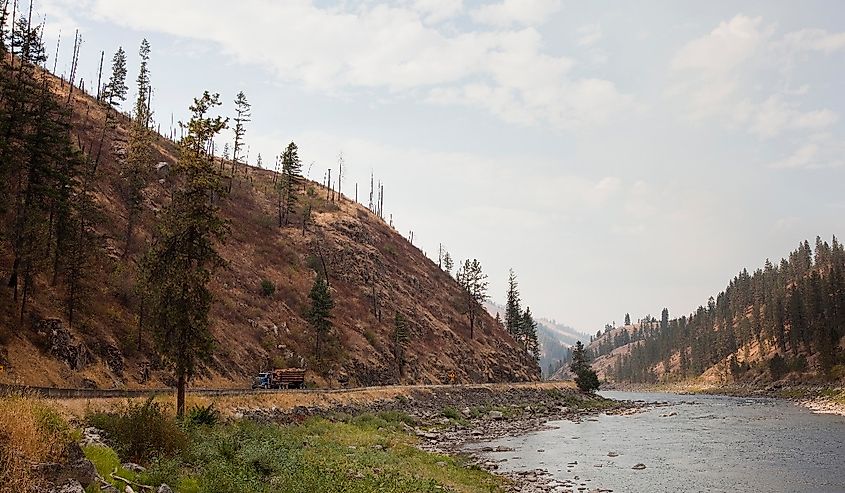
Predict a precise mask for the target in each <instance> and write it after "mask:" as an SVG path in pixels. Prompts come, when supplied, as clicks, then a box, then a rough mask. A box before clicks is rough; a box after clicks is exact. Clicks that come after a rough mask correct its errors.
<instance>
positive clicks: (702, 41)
mask: <svg viewBox="0 0 845 493" xmlns="http://www.w3.org/2000/svg"><path fill="white" fill-rule="evenodd" d="M772 32H773V28H772V27H771V26H764V25H763V19H762V18H760V17H755V18H751V17H747V16H744V15H742V14H740V15H737V16H735V17H734V18H733V19H731V20H730V21H723V22H721V23H720V24H719V25H718V26H717V27H716V28H715V29H713V30H712V31H711V32H710V33H709V34H707V35H705V36H703V37H701V38H698V39H695V40H693V41H690V42H689V43H687V44H686V45H684V46H683V47H682V48H681V49H680V50H679V51H678V53H677V54H676V55H675V58H674V60H673V61H672V68H673V69H674V70H700V71H707V72H712V73H716V74H724V73H727V72H729V71H731V70H733V69H734V68H736V67H738V66H739V65H741V64H743V63H744V62H746V61H747V60H748V59H749V58H750V57H751V56H752V55H753V54H754V52H755V51H757V50H758V49H759V48H760V46H761V45H762V44H763V43H764V42H765V40H766V39H767V38H769V37H770V36H771V34H772Z"/></svg>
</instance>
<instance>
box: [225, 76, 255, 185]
mask: <svg viewBox="0 0 845 493" xmlns="http://www.w3.org/2000/svg"><path fill="white" fill-rule="evenodd" d="M250 107H251V105H250V104H249V102H248V101H247V99H246V95H245V94H244V93H243V91H241V92H239V93H238V95H237V97H236V98H235V129H234V132H235V144H234V145H233V146H232V174H231V177H230V178H229V192H231V191H232V182H234V181H235V173H237V168H238V164H239V163H240V159H241V150H242V149H243V146H244V136H245V135H246V124H247V123H248V122H250V121H251V120H250V117H251V116H252V115H251V114H250V112H249V110H250Z"/></svg>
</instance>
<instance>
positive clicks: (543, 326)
mask: <svg viewBox="0 0 845 493" xmlns="http://www.w3.org/2000/svg"><path fill="white" fill-rule="evenodd" d="M484 308H486V309H487V311H488V312H489V313H490V315H491V316H492V317H495V316H496V314H498V315H499V317H500V318H501V319H502V320H504V317H505V308H504V307H503V306H501V305H499V304H498V303H495V302H492V301H488V302H486V303H485V304H484ZM534 321H535V322H537V340H538V341H539V342H540V361H539V365H540V370H541V371H542V372H543V376H544V377H545V378H548V377H549V376H551V374H552V373H554V371H555V370H556V369H557V368H558V367H559V366H560V362H561V361H565V360H566V359H567V358H568V356H569V348H570V347H571V346H573V345H575V343H576V342H577V341H581V342H586V341H589V340H590V336H589V335H587V334H584V333H583V332H580V331H579V330H578V329H575V328H572V327H570V326H568V325H564V324H561V323H559V322H557V321H555V320H553V319H549V318H545V317H538V318H535V319H534Z"/></svg>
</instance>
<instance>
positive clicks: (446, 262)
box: [443, 252, 455, 275]
mask: <svg viewBox="0 0 845 493" xmlns="http://www.w3.org/2000/svg"><path fill="white" fill-rule="evenodd" d="M453 267H455V262H454V261H453V260H452V256H451V255H449V252H445V253H443V270H445V271H446V273H447V274H449V275H452V268H453Z"/></svg>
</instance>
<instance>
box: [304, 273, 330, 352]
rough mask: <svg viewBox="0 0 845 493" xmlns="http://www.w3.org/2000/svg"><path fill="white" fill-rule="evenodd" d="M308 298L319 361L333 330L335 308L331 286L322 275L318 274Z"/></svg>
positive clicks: (310, 319) (309, 316)
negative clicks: (333, 311) (326, 340)
mask: <svg viewBox="0 0 845 493" xmlns="http://www.w3.org/2000/svg"><path fill="white" fill-rule="evenodd" d="M308 297H309V298H310V299H311V308H310V309H309V311H308V322H309V324H310V325H311V328H312V329H313V330H314V339H315V346H314V355H315V357H316V358H317V359H318V360H319V359H321V358H322V355H323V354H322V351H323V342H324V340H325V338H326V336H327V335H328V333H329V331H330V330H331V328H332V308H334V300H333V299H332V294H331V292H330V291H329V285H328V284H327V283H326V280H325V278H323V276H322V275H320V274H317V277H316V278H315V279H314V285H313V286H311V292H310V293H309V294H308Z"/></svg>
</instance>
